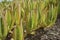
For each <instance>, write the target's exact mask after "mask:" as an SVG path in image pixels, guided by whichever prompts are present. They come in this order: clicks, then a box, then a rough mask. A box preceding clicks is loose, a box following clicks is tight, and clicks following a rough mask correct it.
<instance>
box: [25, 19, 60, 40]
mask: <svg viewBox="0 0 60 40" xmlns="http://www.w3.org/2000/svg"><path fill="white" fill-rule="evenodd" d="M25 40H60V19H58V20H57V21H56V23H55V25H53V27H51V28H47V29H45V30H43V29H38V30H36V34H35V35H31V34H30V35H27V36H26V38H25Z"/></svg>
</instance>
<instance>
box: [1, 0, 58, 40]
mask: <svg viewBox="0 0 60 40" xmlns="http://www.w3.org/2000/svg"><path fill="white" fill-rule="evenodd" d="M57 11H58V0H13V1H11V2H10V1H9V2H7V1H6V0H5V1H2V2H1V3H0V40H5V39H6V40H7V39H8V38H9V37H8V36H9V35H8V36H7V34H8V33H9V32H10V33H11V37H12V39H14V40H24V37H25V36H26V35H27V34H31V33H32V32H34V30H36V29H38V28H40V27H43V28H46V27H51V26H52V25H53V24H54V23H55V21H56V18H57ZM12 29H13V30H12ZM11 30H12V32H11ZM24 32H25V33H24ZM25 34H26V35H25ZM6 37H7V38H6Z"/></svg>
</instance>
